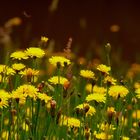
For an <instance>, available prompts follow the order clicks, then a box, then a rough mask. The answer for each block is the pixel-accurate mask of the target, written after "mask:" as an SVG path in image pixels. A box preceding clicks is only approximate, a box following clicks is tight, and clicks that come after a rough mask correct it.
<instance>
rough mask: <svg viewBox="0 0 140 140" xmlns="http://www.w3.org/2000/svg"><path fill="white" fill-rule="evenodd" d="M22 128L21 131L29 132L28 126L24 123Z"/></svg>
mask: <svg viewBox="0 0 140 140" xmlns="http://www.w3.org/2000/svg"><path fill="white" fill-rule="evenodd" d="M22 128H23V130H25V131H26V132H27V131H28V130H29V126H28V125H27V124H26V122H23V124H22Z"/></svg>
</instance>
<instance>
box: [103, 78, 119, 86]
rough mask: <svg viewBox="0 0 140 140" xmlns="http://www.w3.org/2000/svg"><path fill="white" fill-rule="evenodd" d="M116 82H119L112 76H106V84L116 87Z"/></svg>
mask: <svg viewBox="0 0 140 140" xmlns="http://www.w3.org/2000/svg"><path fill="white" fill-rule="evenodd" d="M116 82H117V80H116V79H114V78H113V77H111V76H106V77H105V79H104V83H105V84H107V83H109V84H110V85H116Z"/></svg>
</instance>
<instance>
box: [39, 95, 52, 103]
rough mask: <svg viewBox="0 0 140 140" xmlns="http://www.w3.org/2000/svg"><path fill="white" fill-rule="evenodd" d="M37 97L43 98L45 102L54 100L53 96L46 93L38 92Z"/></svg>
mask: <svg viewBox="0 0 140 140" xmlns="http://www.w3.org/2000/svg"><path fill="white" fill-rule="evenodd" d="M37 97H38V98H39V99H40V100H41V101H44V102H45V103H48V102H49V101H50V100H52V97H50V96H48V95H47V94H45V93H38V94H37Z"/></svg>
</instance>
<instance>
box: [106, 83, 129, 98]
mask: <svg viewBox="0 0 140 140" xmlns="http://www.w3.org/2000/svg"><path fill="white" fill-rule="evenodd" d="M108 93H109V95H110V96H112V97H114V98H118V97H119V96H120V97H125V96H126V95H127V94H128V93H129V91H128V89H127V88H126V87H125V86H121V85H115V86H111V87H110V88H109V92H108Z"/></svg>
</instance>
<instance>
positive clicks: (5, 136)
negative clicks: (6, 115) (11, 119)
mask: <svg viewBox="0 0 140 140" xmlns="http://www.w3.org/2000/svg"><path fill="white" fill-rule="evenodd" d="M8 137H9V131H8V130H4V131H2V133H1V139H2V140H8Z"/></svg>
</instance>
